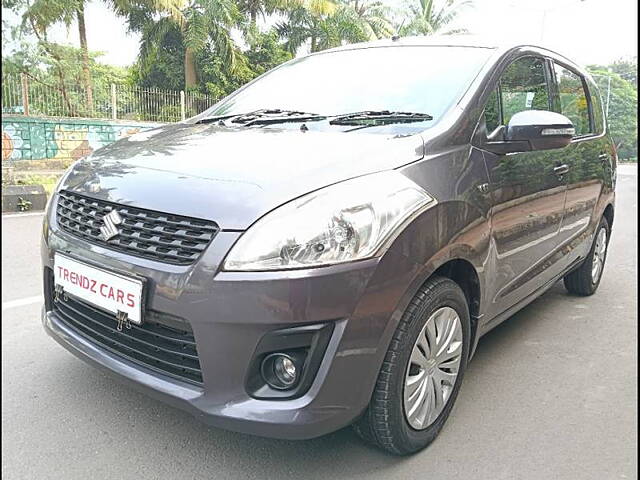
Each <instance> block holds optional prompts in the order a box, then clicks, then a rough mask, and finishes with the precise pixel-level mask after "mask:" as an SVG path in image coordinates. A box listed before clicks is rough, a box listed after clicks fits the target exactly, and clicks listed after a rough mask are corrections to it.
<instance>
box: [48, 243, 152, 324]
mask: <svg viewBox="0 0 640 480" xmlns="http://www.w3.org/2000/svg"><path fill="white" fill-rule="evenodd" d="M54 283H55V284H56V285H60V286H61V287H62V288H63V289H64V292H65V293H67V294H69V295H72V296H75V297H78V298H80V299H81V300H84V301H86V302H88V303H91V304H93V305H95V306H98V307H100V308H102V309H104V310H107V311H109V312H112V313H114V314H117V313H118V312H124V313H126V314H127V316H128V319H129V320H130V321H131V322H133V323H137V324H138V325H139V324H141V323H142V282H141V281H140V280H137V279H135V278H130V277H126V276H123V275H120V274H117V273H112V272H107V271H105V270H102V269H100V268H96V267H92V266H90V265H87V264H84V263H81V262H78V261H76V260H72V259H70V258H68V257H65V256H63V255H56V256H55V258H54Z"/></svg>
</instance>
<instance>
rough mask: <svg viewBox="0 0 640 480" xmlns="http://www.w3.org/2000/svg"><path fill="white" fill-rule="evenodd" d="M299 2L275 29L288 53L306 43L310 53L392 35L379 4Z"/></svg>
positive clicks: (342, 0)
mask: <svg viewBox="0 0 640 480" xmlns="http://www.w3.org/2000/svg"><path fill="white" fill-rule="evenodd" d="M336 2H337V3H333V2H332V1H330V0H313V1H309V0H301V1H300V3H299V4H298V5H297V6H295V5H294V6H293V8H291V10H289V12H288V14H287V20H286V21H285V22H283V23H280V24H278V25H276V30H277V32H278V34H279V35H280V36H281V37H282V38H284V39H285V40H286V41H285V45H286V47H287V49H288V50H289V51H291V52H292V53H295V52H296V51H297V50H298V49H299V48H300V47H301V46H302V45H304V44H306V43H308V44H309V49H310V51H311V52H317V51H320V50H324V49H327V48H332V47H338V46H340V45H342V44H345V43H355V42H364V41H368V40H374V39H376V38H381V37H388V36H390V35H391V33H392V32H393V28H392V26H391V22H389V21H388V20H387V19H386V14H387V13H388V12H387V9H386V8H385V7H384V6H383V5H382V3H381V2H378V1H374V2H370V3H368V2H367V1H366V0H336Z"/></svg>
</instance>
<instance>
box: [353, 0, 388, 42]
mask: <svg viewBox="0 0 640 480" xmlns="http://www.w3.org/2000/svg"><path fill="white" fill-rule="evenodd" d="M348 6H349V7H350V8H353V10H354V12H355V13H356V15H357V16H358V19H359V21H360V25H361V28H363V29H364V30H365V31H366V32H367V33H368V36H369V38H368V39H369V40H375V39H377V38H384V37H390V36H391V35H392V34H393V32H394V28H393V25H392V24H391V21H390V20H389V18H388V17H389V15H390V13H391V12H390V10H389V8H388V7H386V6H384V5H383V3H382V2H380V1H373V2H367V1H366V0H353V1H350V2H349V3H348Z"/></svg>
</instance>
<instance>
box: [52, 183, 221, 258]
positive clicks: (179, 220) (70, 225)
mask: <svg viewBox="0 0 640 480" xmlns="http://www.w3.org/2000/svg"><path fill="white" fill-rule="evenodd" d="M112 210H117V212H118V213H119V214H120V217H121V218H122V224H121V225H118V229H119V234H118V235H117V236H115V237H114V238H112V239H110V240H108V241H105V240H104V239H103V238H102V236H101V234H100V227H101V226H102V225H103V223H102V218H103V217H104V216H105V215H106V214H108V213H109V212H111V211H112ZM56 214H57V221H58V224H59V225H60V227H61V228H62V230H64V231H66V232H68V233H70V234H72V235H76V236H78V237H81V238H83V239H85V240H87V241H89V242H91V243H95V244H97V245H101V246H103V247H106V248H109V249H112V250H117V251H121V252H126V253H129V254H131V255H135V256H138V257H143V258H150V259H153V260H158V261H161V262H166V263H173V264H178V265H188V264H191V263H193V262H195V261H196V260H197V259H198V257H199V256H200V255H201V254H202V252H203V251H204V250H205V249H206V248H207V246H208V245H209V243H210V242H211V240H213V238H214V237H215V236H216V234H217V233H218V232H219V231H220V228H219V227H218V225H217V224H216V223H214V222H210V221H206V220H198V219H194V218H188V217H183V216H179V215H172V214H167V213H161V212H155V211H151V210H144V209H141V208H135V207H130V206H128V205H119V204H116V203H112V202H107V201H104V200H97V199H95V198H90V197H85V196H84V195H79V194H77V193H72V192H69V191H62V192H60V193H59V198H58V207H57V210H56Z"/></svg>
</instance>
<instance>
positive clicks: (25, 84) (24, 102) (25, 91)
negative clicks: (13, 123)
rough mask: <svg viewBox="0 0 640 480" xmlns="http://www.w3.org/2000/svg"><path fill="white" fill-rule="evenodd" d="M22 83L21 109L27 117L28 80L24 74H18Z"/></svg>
mask: <svg viewBox="0 0 640 480" xmlns="http://www.w3.org/2000/svg"><path fill="white" fill-rule="evenodd" d="M20 80H21V83H22V109H23V110H24V114H25V115H29V80H27V76H26V75H25V74H24V73H21V74H20Z"/></svg>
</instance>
